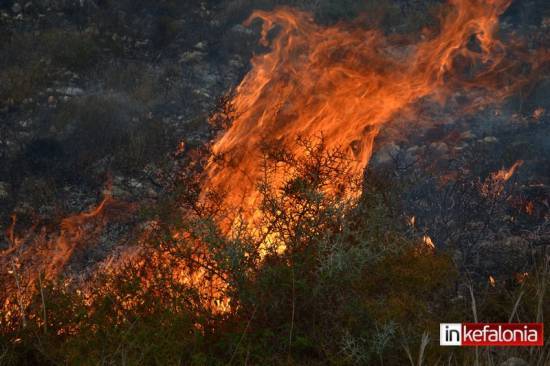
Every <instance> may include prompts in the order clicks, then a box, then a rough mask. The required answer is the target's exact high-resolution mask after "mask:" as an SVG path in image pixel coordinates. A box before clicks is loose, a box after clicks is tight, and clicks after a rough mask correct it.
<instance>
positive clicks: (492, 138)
mask: <svg viewBox="0 0 550 366" xmlns="http://www.w3.org/2000/svg"><path fill="white" fill-rule="evenodd" d="M481 141H483V142H485V143H487V144H493V143H495V142H498V139H497V138H496V137H495V136H487V137H485V138H484V139H483V140H481Z"/></svg>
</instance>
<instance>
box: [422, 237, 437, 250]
mask: <svg viewBox="0 0 550 366" xmlns="http://www.w3.org/2000/svg"><path fill="white" fill-rule="evenodd" d="M422 243H424V245H425V246H426V248H428V249H430V250H434V249H435V244H434V242H433V241H432V238H430V237H429V236H428V235H424V236H423V237H422Z"/></svg>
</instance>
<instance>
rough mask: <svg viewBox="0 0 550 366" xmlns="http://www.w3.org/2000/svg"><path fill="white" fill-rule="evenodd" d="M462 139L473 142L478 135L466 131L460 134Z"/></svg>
mask: <svg viewBox="0 0 550 366" xmlns="http://www.w3.org/2000/svg"><path fill="white" fill-rule="evenodd" d="M460 138H461V139H463V140H472V139H475V138H476V135H475V134H474V133H473V132H472V131H471V130H468V131H464V132H462V133H461V134H460Z"/></svg>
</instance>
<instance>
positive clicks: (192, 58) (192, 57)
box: [179, 51, 205, 63]
mask: <svg viewBox="0 0 550 366" xmlns="http://www.w3.org/2000/svg"><path fill="white" fill-rule="evenodd" d="M204 56H205V53H204V52H200V51H187V52H184V53H183V54H182V55H181V56H180V60H179V61H180V62H182V63H188V62H199V61H201V60H202V59H203V57H204Z"/></svg>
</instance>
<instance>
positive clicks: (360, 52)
mask: <svg viewBox="0 0 550 366" xmlns="http://www.w3.org/2000/svg"><path fill="white" fill-rule="evenodd" d="M509 4H510V0H491V1H481V0H453V1H451V5H453V6H454V10H452V11H451V12H450V13H449V14H448V15H447V16H445V17H443V18H442V20H441V26H440V31H439V33H438V34H437V35H435V36H433V37H432V38H428V39H425V40H421V41H409V40H407V39H396V38H397V37H386V36H384V35H383V34H382V33H381V32H380V31H377V30H364V29H361V28H359V27H357V26H350V25H347V26H346V25H336V26H331V27H323V26H320V25H317V24H316V23H315V22H314V21H313V18H312V16H311V15H309V14H307V13H303V12H299V11H296V10H292V9H289V8H281V9H278V10H275V11H273V12H264V11H256V12H255V13H253V14H252V16H251V17H250V19H249V20H248V21H247V23H246V24H247V25H250V24H251V23H252V22H253V21H254V20H256V19H260V20H261V21H263V27H262V39H261V42H262V44H263V45H264V46H270V48H271V50H270V51H269V52H268V53H266V54H260V55H256V56H255V57H254V58H253V60H252V70H251V71H250V72H249V73H248V75H246V77H245V78H244V80H243V81H242V82H241V84H240V85H239V86H238V88H237V89H236V95H235V97H234V98H233V100H232V107H233V109H234V111H235V113H234V115H235V116H236V117H235V119H234V123H233V124H232V126H231V127H230V128H229V129H228V130H227V132H226V133H225V134H224V135H223V136H221V138H219V139H218V140H217V141H216V142H215V144H214V145H213V153H214V154H213V157H212V158H211V159H210V161H209V163H208V165H207V167H206V172H205V189H204V191H203V193H202V196H201V199H202V200H203V201H206V200H207V199H208V197H209V193H210V192H223V193H224V197H223V204H222V207H224V208H226V209H228V210H231V209H233V210H235V211H238V212H239V213H238V214H236V215H235V216H237V215H240V217H243V218H244V219H245V220H248V221H253V220H254V219H256V218H257V217H258V216H259V212H258V207H259V204H260V202H259V201H260V194H259V192H258V190H257V181H258V179H259V177H260V176H261V175H262V169H263V168H262V154H263V153H264V149H265V147H266V146H267V147H273V146H275V147H278V146H283V147H284V148H285V149H287V150H288V151H290V152H291V153H293V154H295V155H296V156H297V157H300V156H301V155H303V154H304V152H302V151H301V150H300V148H299V144H298V142H297V140H298V138H299V137H301V138H303V139H306V140H315V139H317V138H318V137H319V136H322V137H323V139H324V143H325V144H326V148H327V150H332V149H343V150H344V151H345V152H346V154H347V157H348V159H349V161H350V164H351V167H352V170H353V173H354V174H355V175H357V176H360V175H361V174H362V172H363V170H364V168H365V167H366V165H367V164H368V162H369V160H370V157H371V155H372V152H373V145H374V141H375V138H376V137H377V135H378V134H379V132H380V130H381V128H382V127H383V126H385V125H387V124H388V123H390V122H391V121H392V120H393V119H395V117H397V116H398V115H406V116H407V117H408V118H409V119H410V120H415V115H416V112H415V110H414V106H413V104H414V103H415V102H419V101H420V100H426V99H430V100H434V101H437V102H439V103H440V104H443V103H444V102H445V101H446V100H447V99H448V98H449V97H450V96H451V95H452V94H453V93H456V92H457V91H464V90H469V91H471V94H473V95H475V98H474V100H473V101H471V103H470V105H469V106H468V107H466V108H463V109H464V110H468V109H473V110H475V109H476V108H477V107H480V106H484V105H487V104H489V103H493V102H497V101H500V100H502V99H503V98H505V97H506V96H509V95H510V94H512V93H513V91H514V90H516V88H517V87H519V86H520V84H522V83H523V82H525V81H526V80H523V79H522V77H520V76H519V75H520V74H521V73H520V72H519V68H518V66H519V64H520V62H519V60H518V59H519V58H520V57H521V55H517V56H513V57H512V56H510V55H507V52H508V51H509V50H508V49H507V47H506V46H505V45H504V44H503V43H502V42H501V41H499V40H498V39H497V38H496V31H497V28H498V17H499V15H501V14H502V13H503V12H504V10H505V9H506V8H507V7H508V6H509ZM276 26H278V28H276ZM275 29H277V30H276V35H275V36H274V37H272V33H274V30H275ZM271 38H273V40H272V41H271ZM472 38H475V39H476V41H477V44H478V48H479V50H478V51H474V50H472V49H470V47H469V44H471V42H472ZM543 59H547V57H546V58H543V57H539V58H538V60H539V61H537V62H535V63H532V65H533V68H534V69H536V68H537V67H539V66H540V65H541V64H542V63H543V61H542V60H543ZM472 69H475V70H476V71H475V72H474V76H473V77H472V76H470V77H466V76H465V74H466V71H471V70H472ZM470 74H471V72H470ZM220 157H222V158H223V159H222V160H223V161H224V163H223V164H219V161H220ZM288 174H289V172H288V171H280V172H277V173H276V174H275V176H274V177H273V178H272V183H273V184H274V185H275V187H281V186H282V184H283V182H284V179H285V176H288ZM334 189H335V187H327V192H328V193H330V192H331V191H332V190H334ZM358 193H359V192H357V194H358ZM234 220H235V218H234V217H233V218H227V217H225V218H223V219H220V226H221V227H222V229H224V230H225V231H226V232H231V231H232V227H233V226H234Z"/></svg>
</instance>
